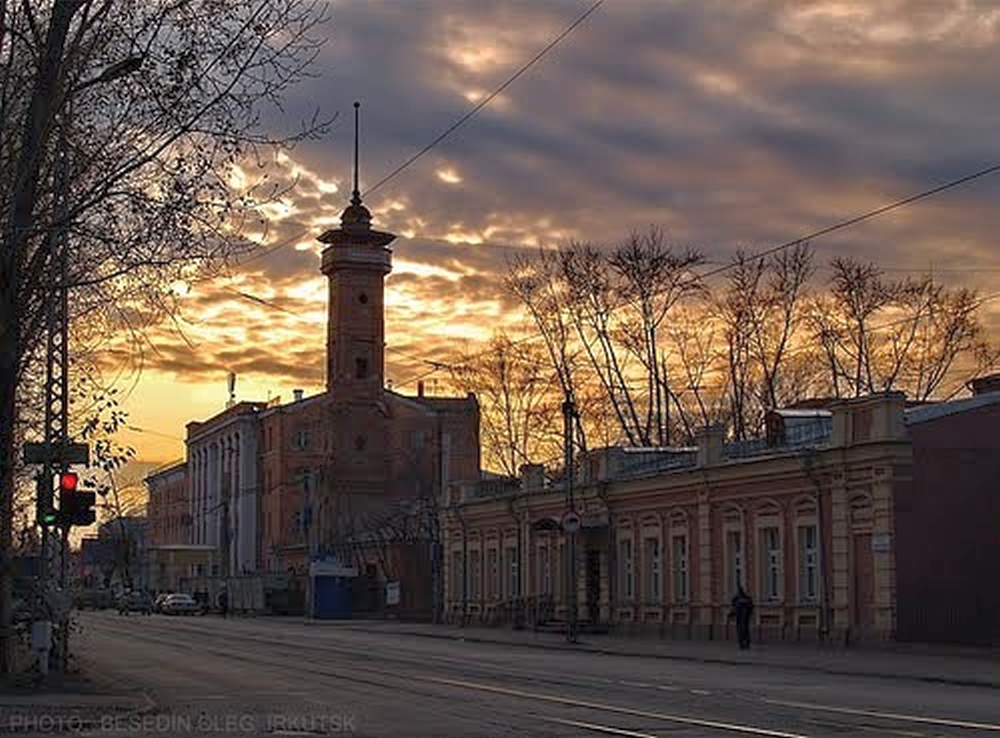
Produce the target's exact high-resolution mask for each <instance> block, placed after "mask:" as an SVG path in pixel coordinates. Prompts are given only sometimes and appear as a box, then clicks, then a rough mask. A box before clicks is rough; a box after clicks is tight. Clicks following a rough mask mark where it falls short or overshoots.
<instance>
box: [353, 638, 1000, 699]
mask: <svg viewBox="0 0 1000 738" xmlns="http://www.w3.org/2000/svg"><path fill="white" fill-rule="evenodd" d="M345 630H354V631H360V632H362V633H386V632H391V633H394V634H396V635H408V636H416V637H418V638H437V639H439V640H451V641H461V642H466V643H484V644H491V645H499V646H516V647H520V648H538V649H546V650H550V651H570V652H576V653H580V652H583V653H593V654H598V655H601V656H624V657H626V658H640V659H661V660H669V661H687V662H693V663H702V664H720V665H725V666H768V667H771V668H778V669H789V670H792V671H803V672H814V673H820V674H829V675H831V676H850V677H870V678H873V679H891V680H894V681H904V682H923V683H928V684H942V685H949V686H957V687H978V688H985V689H1000V683H998V682H996V681H988V680H983V679H973V678H958V677H947V676H928V675H923V674H900V673H899V672H888V671H865V670H858V669H838V668H834V667H828V666H819V665H807V664H788V663H774V662H766V661H746V660H737V659H726V658H719V657H711V656H688V655H685V654H676V653H630V652H627V651H616V650H614V649H612V648H607V647H604V646H591V645H587V644H585V643H580V642H578V643H576V644H575V645H571V644H564V643H546V642H543V641H535V642H530V641H505V640H502V639H499V638H489V637H483V636H480V635H462V634H451V633H430V632H420V631H400V630H395V631H394V630H381V631H380V630H379V629H377V628H365V627H357V626H345Z"/></svg>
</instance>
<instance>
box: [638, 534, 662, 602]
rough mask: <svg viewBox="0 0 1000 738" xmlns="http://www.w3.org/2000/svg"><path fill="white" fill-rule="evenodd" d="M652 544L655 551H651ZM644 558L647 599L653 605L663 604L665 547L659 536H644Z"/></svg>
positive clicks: (645, 593)
mask: <svg viewBox="0 0 1000 738" xmlns="http://www.w3.org/2000/svg"><path fill="white" fill-rule="evenodd" d="M650 544H652V545H653V547H654V548H653V549H652V550H650ZM642 548H643V557H644V559H646V560H645V561H644V562H643V563H644V565H645V566H644V569H645V573H646V582H645V584H646V586H645V590H646V591H645V592H644V595H645V598H646V601H647V602H649V603H650V604H653V605H659V604H661V603H662V602H663V545H662V541H661V540H660V536H659V534H656V535H645V536H643V543H642Z"/></svg>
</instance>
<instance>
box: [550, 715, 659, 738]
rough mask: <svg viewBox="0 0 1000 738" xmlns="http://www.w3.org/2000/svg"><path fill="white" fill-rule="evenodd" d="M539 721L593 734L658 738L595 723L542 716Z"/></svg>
mask: <svg viewBox="0 0 1000 738" xmlns="http://www.w3.org/2000/svg"><path fill="white" fill-rule="evenodd" d="M538 717H539V718H540V719H541V720H545V721H546V722H549V723H559V724H560V725H568V726H570V727H571V728H583V729H584V730H593V731H594V732H595V733H608V734H610V735H624V736H629V738H658V736H655V735H652V734H651V733H636V732H635V731H634V730H625V729H623V728H612V727H611V726H610V725H598V724H597V723H581V722H579V721H578V720H563V719H562V718H550V717H545V716H544V715H539V716H538Z"/></svg>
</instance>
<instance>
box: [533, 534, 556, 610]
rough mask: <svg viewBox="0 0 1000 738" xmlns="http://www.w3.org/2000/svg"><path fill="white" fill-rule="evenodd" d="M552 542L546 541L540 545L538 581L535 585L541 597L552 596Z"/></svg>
mask: <svg viewBox="0 0 1000 738" xmlns="http://www.w3.org/2000/svg"><path fill="white" fill-rule="evenodd" d="M552 549H553V546H552V541H550V540H545V541H543V542H541V543H539V544H538V548H537V549H535V550H536V555H537V557H538V566H537V568H536V571H537V572H538V581H537V582H536V583H535V590H536V592H537V594H538V595H539V596H547V597H551V596H552V594H553V593H552V558H551V557H552Z"/></svg>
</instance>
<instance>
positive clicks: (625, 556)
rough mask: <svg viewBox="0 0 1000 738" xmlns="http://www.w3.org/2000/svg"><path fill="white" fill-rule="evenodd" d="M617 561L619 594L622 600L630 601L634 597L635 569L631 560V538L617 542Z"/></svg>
mask: <svg viewBox="0 0 1000 738" xmlns="http://www.w3.org/2000/svg"><path fill="white" fill-rule="evenodd" d="M618 550H619V558H618V560H619V563H620V566H621V579H620V582H621V589H620V592H619V594H620V595H621V599H622V601H623V602H631V601H632V599H633V598H634V597H635V571H634V567H633V561H632V539H631V538H625V539H623V540H622V541H620V542H619V544H618Z"/></svg>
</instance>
